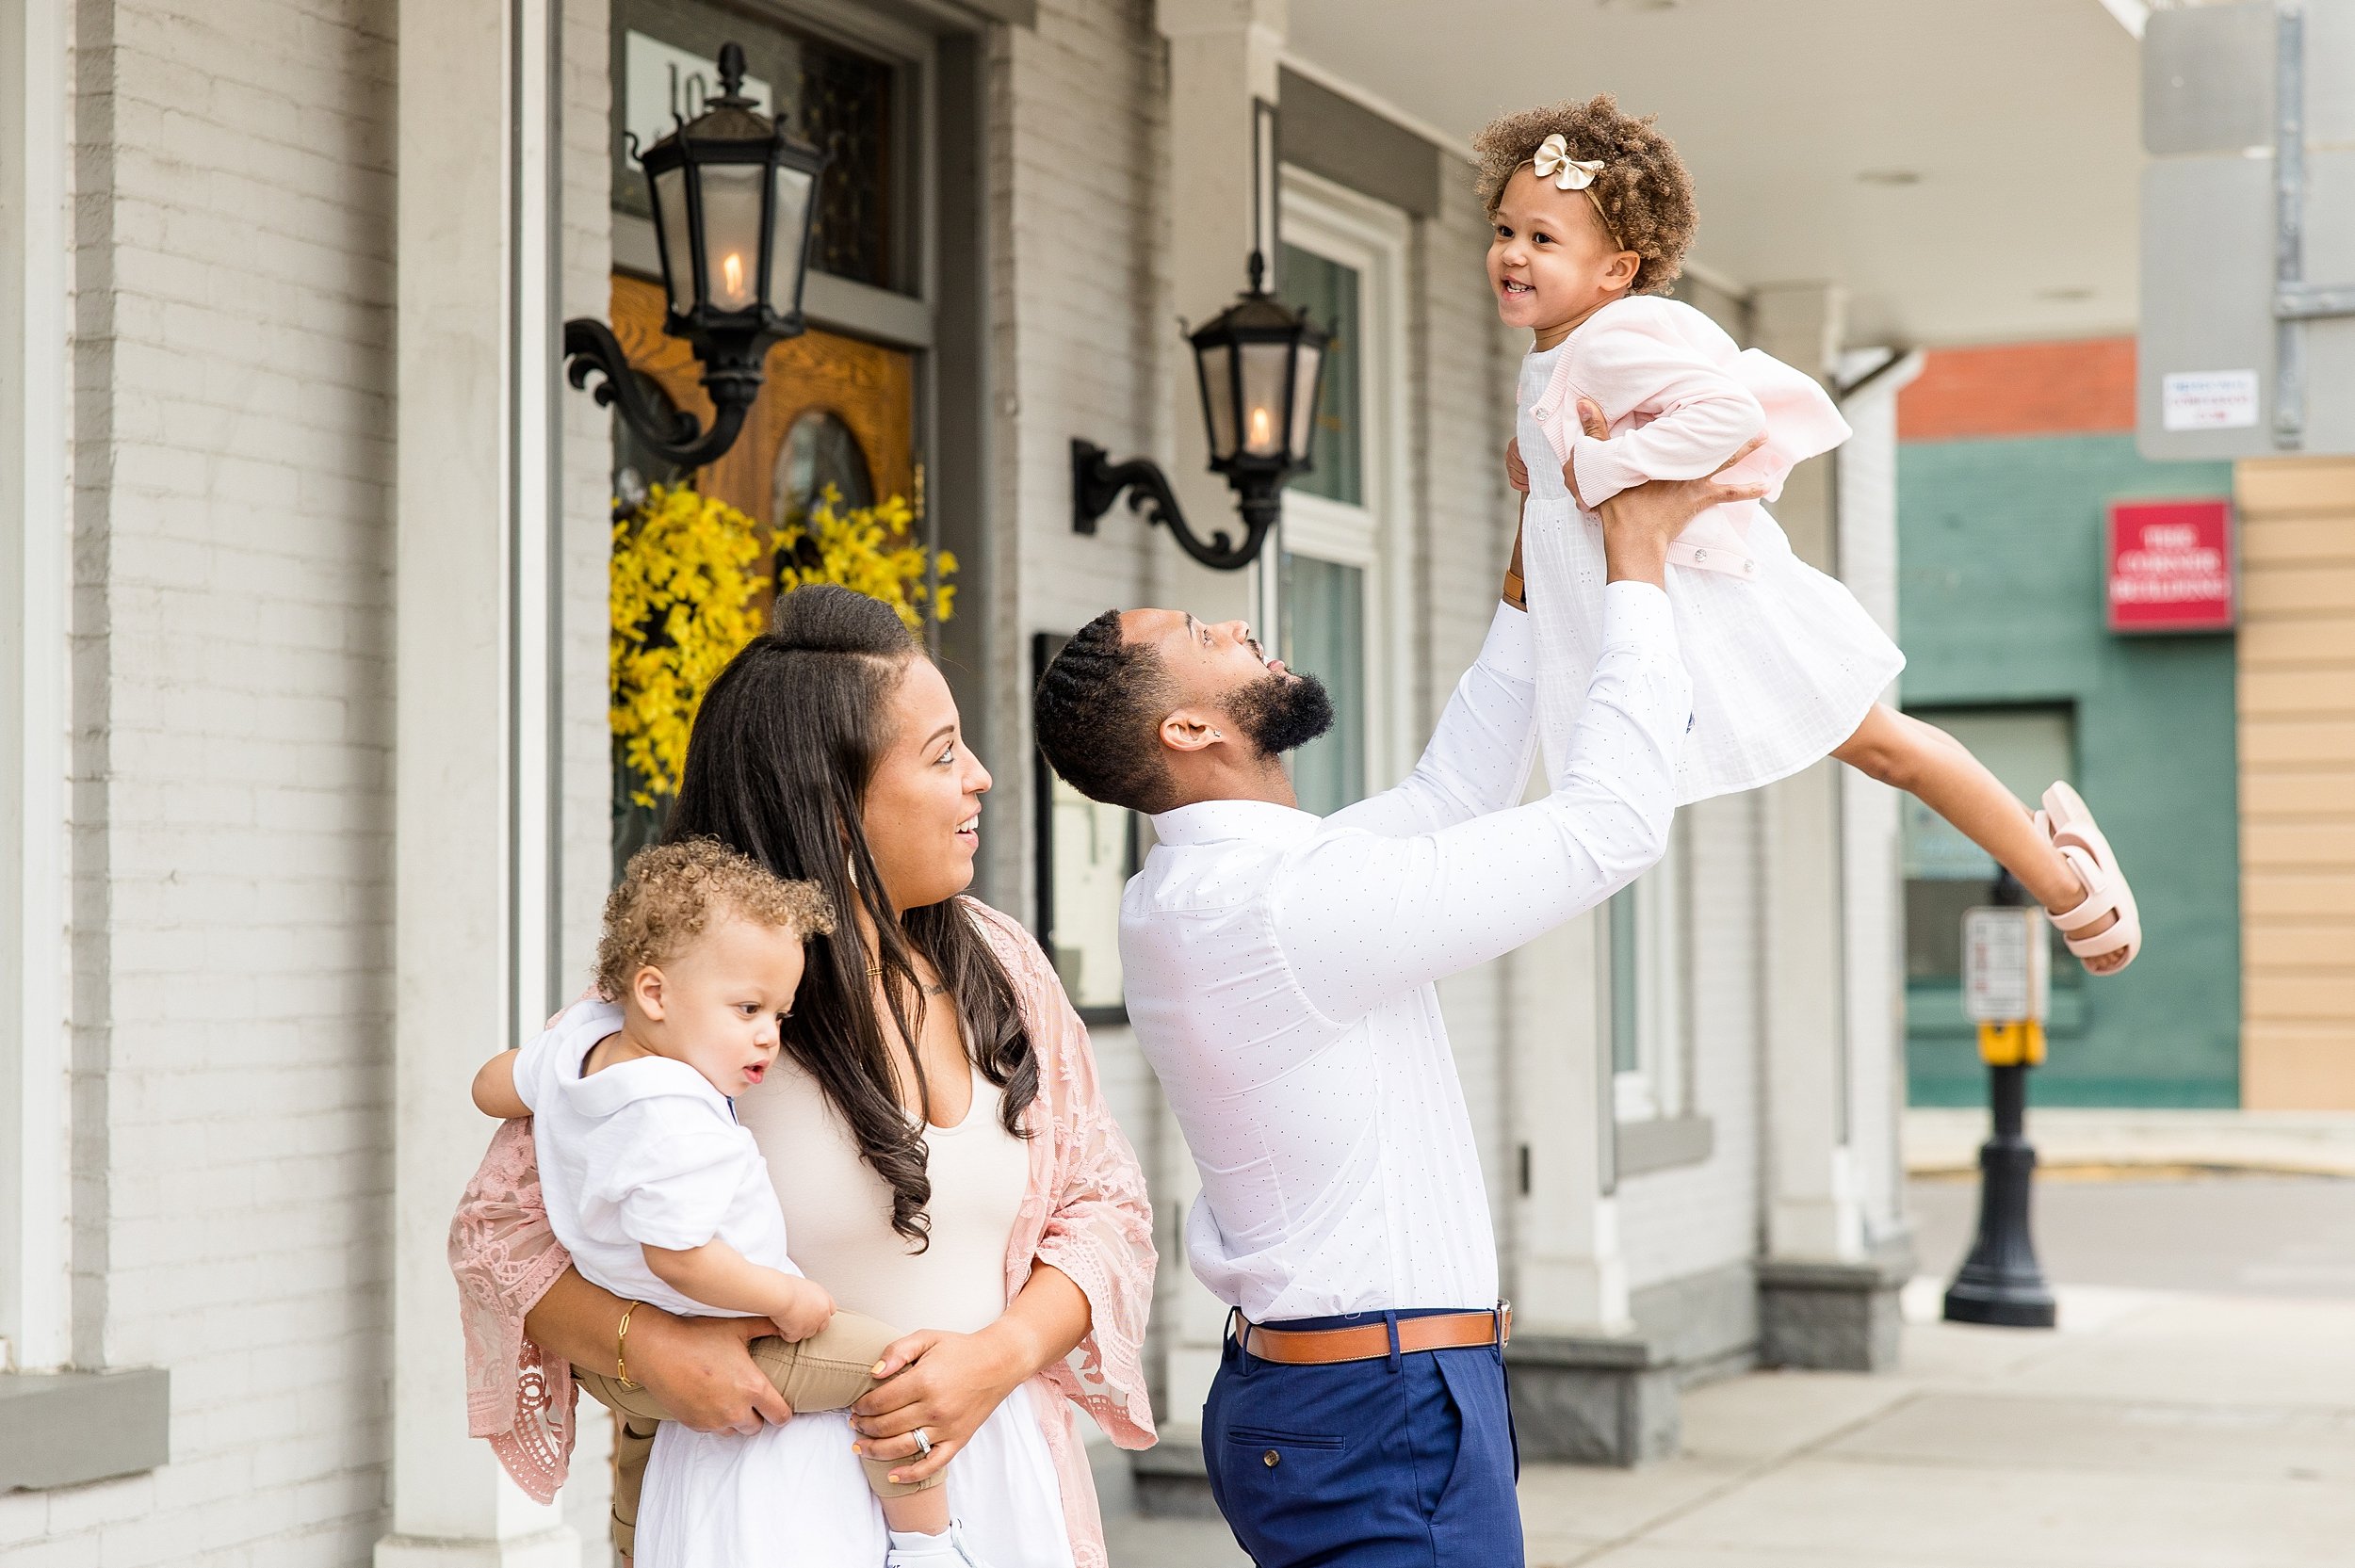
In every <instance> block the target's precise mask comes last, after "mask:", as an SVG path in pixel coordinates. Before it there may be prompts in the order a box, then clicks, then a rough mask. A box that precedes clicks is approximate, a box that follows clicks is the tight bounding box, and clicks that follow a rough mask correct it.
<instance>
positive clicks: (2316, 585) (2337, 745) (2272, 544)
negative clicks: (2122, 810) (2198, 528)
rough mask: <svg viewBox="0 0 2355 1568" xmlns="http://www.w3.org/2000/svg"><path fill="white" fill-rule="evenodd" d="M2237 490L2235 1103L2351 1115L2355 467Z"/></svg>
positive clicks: (2268, 467)
mask: <svg viewBox="0 0 2355 1568" xmlns="http://www.w3.org/2000/svg"><path fill="white" fill-rule="evenodd" d="M2235 488H2236V489H2237V491H2238V493H2239V499H2240V515H2241V530H2242V532H2241V559H2242V573H2243V576H2242V611H2241V615H2242V619H2241V631H2240V699H2239V707H2240V781H2241V911H2242V918H2243V944H2242V954H2243V957H2242V961H2241V962H2242V964H2243V972H2242V986H2241V995H2242V998H2243V1002H2242V1007H2243V1026H2242V1030H2241V1095H2242V1103H2243V1104H2244V1105H2246V1106H2248V1107H2251V1108H2266V1109H2288V1108H2311V1109H2319V1108H2339V1109H2355V460H2348V459H2321V458H2308V459H2280V460H2272V459H2268V460H2264V461H2251V462H2244V463H2242V464H2240V465H2239V468H2238V471H2237V477H2236V485H2235Z"/></svg>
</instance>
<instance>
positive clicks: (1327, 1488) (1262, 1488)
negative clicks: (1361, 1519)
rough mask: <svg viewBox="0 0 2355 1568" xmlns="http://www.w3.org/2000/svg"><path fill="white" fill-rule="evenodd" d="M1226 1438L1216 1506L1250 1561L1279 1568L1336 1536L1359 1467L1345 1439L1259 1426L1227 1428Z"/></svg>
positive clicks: (1311, 1553)
mask: <svg viewBox="0 0 2355 1568" xmlns="http://www.w3.org/2000/svg"><path fill="white" fill-rule="evenodd" d="M1220 1447H1221V1449H1222V1450H1223V1452H1222V1453H1221V1454H1220V1456H1219V1474H1220V1485H1219V1492H1220V1497H1219V1504H1220V1507H1221V1508H1222V1509H1224V1510H1225V1511H1226V1519H1227V1523H1228V1524H1229V1525H1230V1526H1232V1527H1233V1528H1234V1530H1235V1534H1236V1537H1237V1539H1239V1540H1240V1541H1241V1542H1242V1544H1243V1548H1244V1549H1245V1550H1246V1551H1248V1552H1249V1553H1250V1554H1251V1556H1252V1559H1253V1560H1254V1561H1256V1562H1258V1563H1259V1564H1261V1565H1262V1568H1284V1565H1285V1564H1288V1563H1292V1562H1298V1561H1302V1560H1308V1559H1313V1558H1315V1557H1317V1556H1319V1555H1320V1554H1322V1553H1324V1552H1325V1551H1326V1550H1327V1549H1328V1548H1329V1547H1330V1546H1331V1545H1332V1544H1334V1543H1335V1542H1336V1541H1337V1540H1339V1539H1342V1538H1343V1537H1344V1535H1345V1532H1344V1531H1342V1530H1340V1529H1337V1528H1336V1525H1335V1515H1336V1514H1337V1513H1346V1512H1352V1511H1355V1510H1354V1507H1353V1505H1354V1504H1355V1503H1356V1500H1357V1499H1356V1495H1355V1486H1356V1483H1357V1482H1358V1481H1359V1479H1360V1478H1359V1477H1358V1475H1357V1474H1356V1472H1357V1471H1358V1470H1359V1469H1361V1468H1362V1466H1361V1465H1359V1464H1358V1463H1356V1461H1355V1460H1354V1459H1353V1457H1352V1456H1351V1454H1350V1452H1349V1439H1347V1438H1346V1437H1339V1436H1333V1435H1330V1434H1327V1433H1324V1432H1296V1431H1279V1430H1275V1429H1273V1428H1267V1427H1229V1428H1227V1429H1226V1442H1224V1443H1223V1444H1221V1445H1220Z"/></svg>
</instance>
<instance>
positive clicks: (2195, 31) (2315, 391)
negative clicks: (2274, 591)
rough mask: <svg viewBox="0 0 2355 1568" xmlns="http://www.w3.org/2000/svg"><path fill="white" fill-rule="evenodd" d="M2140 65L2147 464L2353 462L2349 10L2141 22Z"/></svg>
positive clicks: (2225, 12) (2194, 13)
mask: <svg viewBox="0 0 2355 1568" xmlns="http://www.w3.org/2000/svg"><path fill="white" fill-rule="evenodd" d="M2142 60H2143V147H2144V150H2145V152H2147V153H2148V154H2150V156H2149V159H2148V161H2147V162H2146V164H2145V165H2144V171H2143V186H2142V321H2141V331H2140V333H2139V348H2140V356H2139V357H2140V361H2141V367H2140V369H2139V371H2138V372H2137V375H2138V379H2139V380H2140V382H2141V386H2140V392H2139V397H2138V401H2139V405H2140V413H2139V416H2138V418H2137V422H2136V423H2137V428H2138V430H2139V434H2140V438H2141V447H2142V451H2143V455H2144V456H2146V457H2152V458H2162V459H2166V458H2201V459H2217V458H2249V457H2262V456H2265V455H2266V454H2268V453H2272V452H2300V451H2302V452H2315V453H2347V452H2355V223H2350V222H2349V214H2350V212H2351V211H2355V0H2255V3H2245V4H2238V5H2201V6H2190V7H2179V8H2169V9H2166V10H2156V9H2154V10H2153V12H2152V17H2151V24H2150V26H2149V28H2148V29H2147V30H2146V32H2145V33H2144V35H2143V47H2142ZM2316 277H2318V278H2319V279H2320V280H2321V281H2319V282H2310V281H2309V279H2310V278H2316Z"/></svg>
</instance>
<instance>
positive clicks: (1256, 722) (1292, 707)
mask: <svg viewBox="0 0 2355 1568" xmlns="http://www.w3.org/2000/svg"><path fill="white" fill-rule="evenodd" d="M1226 712H1227V716H1228V717H1229V718H1231V719H1234V721H1235V727H1236V728H1237V729H1240V730H1241V731H1242V733H1243V734H1244V735H1246V736H1250V738H1251V743H1252V744H1253V745H1254V746H1257V747H1258V748H1259V752H1260V754H1261V755H1263V756H1271V757H1273V756H1280V755H1282V754H1283V753H1284V752H1290V751H1293V750H1295V749H1297V748H1299V747H1302V746H1306V745H1307V744H1308V742H1310V741H1312V740H1314V739H1316V737H1317V736H1321V735H1323V734H1324V732H1325V731H1327V730H1329V729H1331V728H1332V727H1333V699H1332V696H1331V695H1330V694H1329V693H1328V692H1326V690H1325V689H1324V682H1323V681H1320V680H1318V679H1317V678H1316V677H1315V676H1314V675H1298V674H1295V675H1290V676H1285V675H1278V674H1276V673H1275V672H1274V671H1269V672H1268V673H1267V674H1265V675H1263V676H1261V677H1259V679H1258V680H1255V681H1253V682H1252V683H1251V684H1250V685H1248V686H1246V687H1243V688H1242V690H1240V691H1238V692H1236V693H1235V695H1234V696H1233V697H1232V698H1231V699H1229V700H1228V702H1227V704H1226Z"/></svg>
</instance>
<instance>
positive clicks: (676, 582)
mask: <svg viewBox="0 0 2355 1568" xmlns="http://www.w3.org/2000/svg"><path fill="white" fill-rule="evenodd" d="M839 500H840V497H839V496H838V495H836V493H835V492H834V491H833V490H832V489H831V488H830V489H828V491H827V492H826V493H825V494H824V495H823V496H821V497H820V499H819V500H818V502H817V503H816V504H815V505H814V506H813V507H812V508H811V509H810V512H809V515H808V518H807V519H806V521H805V522H803V523H797V524H789V525H787V526H785V527H783V528H780V529H778V530H777V537H776V543H775V549H774V552H773V555H772V553H771V550H770V549H769V548H767V547H765V546H764V545H763V543H762V542H761V538H760V526H759V525H758V524H756V523H755V522H754V521H753V519H752V518H750V517H748V516H746V515H745V514H744V513H743V512H740V511H739V510H737V509H735V508H734V507H731V506H729V505H728V504H727V503H726V502H724V501H721V500H716V499H714V498H712V497H710V496H707V495H702V494H699V493H696V492H695V491H694V490H692V489H690V488H689V487H687V486H685V485H675V486H671V485H656V486H654V487H653V488H652V489H651V490H649V491H648V493H647V495H646V499H645V501H644V503H643V504H642V505H641V506H640V507H639V508H638V509H636V510H635V511H633V512H630V513H629V514H628V515H626V516H625V517H623V518H622V519H621V520H620V521H618V522H616V523H615V524H614V525H613V557H612V566H611V580H610V592H611V602H610V611H611V619H610V623H609V633H608V640H607V655H608V674H609V682H610V687H609V705H608V716H609V720H610V723H611V725H612V730H613V740H614V744H615V746H616V747H617V748H619V750H620V752H621V760H622V762H623V764H624V766H625V768H627V769H628V772H629V775H630V780H629V784H630V799H631V800H634V801H636V802H637V803H638V804H639V805H642V806H652V805H655V804H656V803H657V802H658V800H660V799H661V798H662V797H665V796H669V795H672V794H675V793H676V792H677V789H678V781H679V773H680V770H681V769H682V768H684V767H685V766H686V763H687V736H688V734H689V732H690V730H692V729H693V727H694V723H695V712H696V710H697V709H698V708H700V707H701V706H702V705H703V698H704V692H705V690H706V689H707V688H708V687H710V685H711V682H712V679H713V677H715V676H717V675H718V674H719V673H720V671H722V670H723V669H724V668H725V667H726V665H727V662H728V660H730V659H732V658H734V657H735V656H736V655H737V652H738V651H739V649H741V648H742V647H743V646H744V644H746V643H747V642H750V641H751V640H752V639H753V638H754V637H755V635H756V634H757V633H758V632H759V631H760V620H761V617H760V610H759V608H758V600H759V597H760V590H761V589H762V588H763V587H764V586H766V585H768V584H769V583H771V581H773V582H774V584H775V585H776V588H777V590H778V591H779V592H788V591H790V590H793V589H796V588H799V587H801V586H802V585H803V584H804V583H840V584H841V585H842V586H843V587H845V588H850V589H855V590H858V591H859V592H861V593H866V594H869V595H871V596H873V597H874V598H877V599H881V600H882V601H883V602H884V603H885V604H887V605H889V606H891V607H892V608H893V609H895V610H897V611H899V613H900V619H901V620H902V621H904V622H907V625H908V629H909V630H910V631H920V630H921V629H922V628H923V622H924V614H925V611H926V610H927V609H928V608H936V613H937V615H938V618H939V619H941V620H943V621H946V620H948V619H949V615H950V600H951V598H952V597H953V595H954V592H955V590H953V589H951V588H950V587H949V586H948V585H946V584H941V585H939V586H938V589H937V603H936V606H935V603H934V591H935V590H934V584H933V581H932V575H933V574H932V570H931V567H932V564H933V557H932V553H931V552H928V551H927V550H926V549H925V548H924V547H923V546H922V545H920V544H916V543H912V542H909V540H910V537H911V535H912V533H913V524H914V520H915V519H914V513H913V512H912V511H911V510H910V509H909V507H908V504H907V503H906V502H905V501H903V500H901V498H900V497H898V496H896V495H895V496H892V497H891V498H889V499H888V500H885V501H882V502H879V503H878V504H876V505H875V506H872V507H860V508H855V509H852V510H849V511H845V512H839V513H838V512H837V511H836V506H837V504H838V502H839ZM937 564H938V567H939V572H940V574H941V575H943V576H946V575H947V574H950V573H951V572H953V571H955V570H956V558H955V557H953V556H952V555H950V553H949V552H948V551H946V550H943V551H941V552H939V556H938V562H937ZM772 573H773V576H772Z"/></svg>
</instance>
